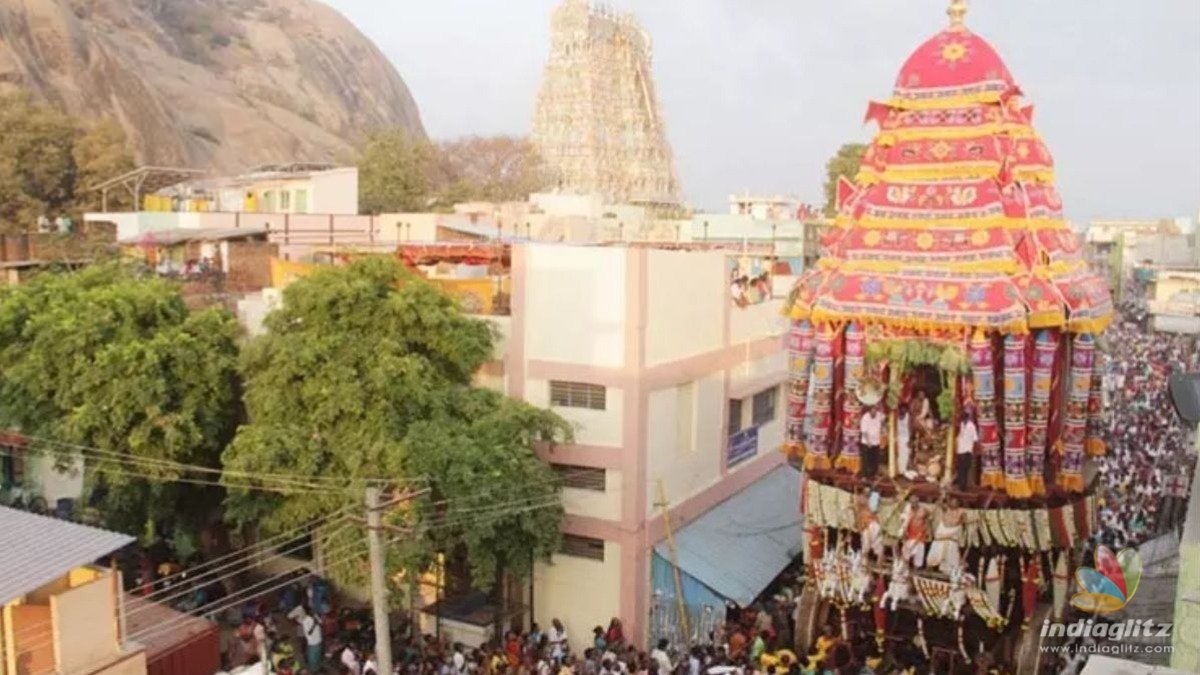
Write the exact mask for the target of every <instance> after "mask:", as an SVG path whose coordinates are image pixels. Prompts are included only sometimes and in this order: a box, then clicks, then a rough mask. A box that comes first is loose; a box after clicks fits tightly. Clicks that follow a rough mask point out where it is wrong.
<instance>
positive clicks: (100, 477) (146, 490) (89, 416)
mask: <svg viewBox="0 0 1200 675" xmlns="http://www.w3.org/2000/svg"><path fill="white" fill-rule="evenodd" d="M237 334H238V327H237V323H236V321H235V320H234V319H233V317H232V316H230V315H229V314H228V313H226V312H223V311H220V310H215V309H212V310H205V311H200V312H190V311H188V309H187V307H186V306H185V305H184V302H183V298H182V296H181V295H180V291H179V287H178V286H177V285H175V284H173V283H170V282H167V281H163V280H159V279H156V278H139V277H138V276H136V274H135V273H134V272H133V271H131V270H130V269H128V268H126V267H123V266H121V265H119V264H115V263H112V264H106V265H100V266H95V267H90V268H87V269H84V270H83V271H80V272H72V273H44V274H40V275H37V276H36V277H34V278H33V279H32V280H30V281H29V282H27V283H23V284H21V285H19V286H9V287H5V288H3V289H0V425H4V426H8V427H16V428H18V429H20V430H21V431H23V432H25V433H26V434H29V435H30V436H33V437H35V438H38V439H45V440H46V441H48V443H46V444H45V445H44V449H46V450H47V451H54V452H56V453H58V454H59V455H60V456H62V455H71V454H73V453H74V450H72V449H71V448H70V447H68V446H65V445H62V444H78V445H79V446H84V447H85V448H89V449H94V451H93V450H85V451H84V453H85V466H86V473H87V477H88V480H89V483H90V484H91V485H92V487H93V488H95V489H97V490H98V492H97V493H96V495H97V497H98V498H100V499H102V502H101V504H100V506H101V511H102V512H103V513H104V515H105V518H106V521H107V523H108V525H109V526H111V527H114V528H116V529H120V530H122V531H125V532H130V533H140V532H142V531H143V530H144V528H145V526H146V525H147V523H148V522H166V523H173V522H181V521H182V523H183V524H184V525H185V526H186V527H188V529H190V530H193V531H195V530H198V529H200V528H202V527H204V526H205V525H207V524H208V522H207V518H208V516H210V515H211V514H212V513H213V509H214V508H215V507H217V506H219V505H220V501H221V499H222V498H223V493H222V491H221V489H220V488H214V487H211V486H209V487H205V486H201V485H194V484H191V483H187V482H178V481H176V480H175V479H178V478H179V477H180V474H179V473H178V472H177V471H175V470H173V469H167V468H164V469H159V468H157V467H159V466H164V465H163V463H162V462H163V461H167V462H177V463H186V464H194V465H200V466H204V467H212V468H213V469H216V468H218V467H219V466H220V464H219V460H220V453H221V449H222V448H223V447H224V446H225V444H226V443H227V442H228V441H229V439H230V438H231V437H232V433H233V430H234V428H235V427H236V423H237V418H238V410H239V408H238V404H237V383H236V366H237V358H236V355H237V345H236V342H235V340H236V337H237ZM147 474H149V475H153V476H154V477H155V480H146V479H144V478H142V477H140V476H145V475H147ZM215 475H216V474H215V473H214V475H213V476H209V479H210V480H213V479H214V477H215Z"/></svg>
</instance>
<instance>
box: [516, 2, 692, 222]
mask: <svg viewBox="0 0 1200 675" xmlns="http://www.w3.org/2000/svg"><path fill="white" fill-rule="evenodd" d="M650 61H651V47H650V38H649V36H648V35H647V34H646V32H645V31H644V30H642V28H641V27H640V26H638V24H637V22H636V21H635V19H634V18H633V17H632V16H630V15H627V14H618V13H616V12H613V11H610V10H607V9H600V8H593V7H591V6H590V5H589V4H588V2H587V0H565V2H563V4H562V5H560V6H559V7H558V8H557V9H555V11H554V15H553V18H552V20H551V46H550V58H549V60H548V62H547V63H546V72H545V75H544V78H543V80H542V87H541V91H540V92H539V93H538V99H537V108H536V110H535V112H534V117H533V142H534V144H535V145H536V146H537V148H538V150H539V151H540V152H541V155H542V157H543V159H544V160H545V161H546V163H547V165H549V167H550V169H551V170H552V171H553V173H554V174H555V180H556V187H557V188H558V189H559V190H561V191H564V192H577V193H595V194H600V195H603V196H604V197H606V198H608V199H610V200H612V201H614V202H620V203H631V204H645V205H650V206H673V205H678V204H679V203H680V191H679V181H678V180H677V179H676V177H675V167H674V162H673V158H672V154H671V147H670V145H668V143H667V137H666V129H665V127H664V124H663V121H662V117H661V115H660V114H659V106H658V96H657V94H656V93H655V89H654V81H653V78H652V77H651V72H650Z"/></svg>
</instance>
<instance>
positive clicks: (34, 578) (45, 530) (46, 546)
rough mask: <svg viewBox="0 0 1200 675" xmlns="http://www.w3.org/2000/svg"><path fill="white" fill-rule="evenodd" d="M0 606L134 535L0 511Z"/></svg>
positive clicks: (117, 545) (104, 552)
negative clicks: (0, 542)
mask: <svg viewBox="0 0 1200 675" xmlns="http://www.w3.org/2000/svg"><path fill="white" fill-rule="evenodd" d="M0 532H3V533H4V537H5V546H3V547H0V605H4V604H6V603H8V602H9V601H11V600H14V599H16V598H19V597H21V596H22V595H25V594H26V593H29V592H30V591H34V590H37V589H38V588H40V587H42V586H44V585H45V584H48V583H50V582H51V581H54V580H55V579H57V578H59V577H61V576H63V575H64V574H67V573H68V572H70V571H71V570H73V569H75V568H76V567H81V566H83V565H90V564H92V563H94V562H95V561H96V560H98V559H100V558H103V557H104V556H106V555H108V554H110V553H112V552H114V551H116V550H118V549H121V548H123V547H124V546H126V545H127V544H130V543H132V542H133V540H134V539H133V537H130V536H126V535H124V534H117V533H116V532H109V531H108V530H101V529H97V528H94V527H87V526H86V525H76V524H75V523H71V522H67V521H65V520H58V519H56V518H48V517H46V516H38V515H34V514H32V513H26V512H25V511H18V510H16V509H10V508H7V507H0Z"/></svg>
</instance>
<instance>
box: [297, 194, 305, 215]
mask: <svg viewBox="0 0 1200 675" xmlns="http://www.w3.org/2000/svg"><path fill="white" fill-rule="evenodd" d="M296 213H308V190H296Z"/></svg>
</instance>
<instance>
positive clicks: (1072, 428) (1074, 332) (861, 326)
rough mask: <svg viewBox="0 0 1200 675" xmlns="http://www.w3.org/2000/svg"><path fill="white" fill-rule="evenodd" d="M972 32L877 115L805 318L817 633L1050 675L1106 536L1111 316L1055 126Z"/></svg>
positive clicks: (949, 37) (950, 31)
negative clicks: (1061, 625)
mask: <svg viewBox="0 0 1200 675" xmlns="http://www.w3.org/2000/svg"><path fill="white" fill-rule="evenodd" d="M965 14H966V6H965V2H963V0H954V2H953V3H952V5H951V8H950V11H949V15H950V26H949V27H948V28H947V29H945V30H943V31H941V32H939V33H938V34H937V35H934V36H933V37H932V38H930V39H929V40H928V41H926V42H925V43H924V44H922V45H921V46H920V47H918V48H917V50H916V51H915V52H914V53H913V54H912V56H910V57H909V59H908V61H907V62H905V64H904V66H903V68H902V69H901V71H900V75H899V77H898V78H897V80H896V86H895V90H894V92H893V94H892V96H891V98H889V99H887V100H886V101H883V102H875V103H871V104H870V105H869V107H868V109H867V115H866V117H867V120H868V121H869V122H873V123H875V124H877V125H878V129H879V130H878V133H877V134H876V136H875V138H874V140H873V142H872V143H871V144H870V146H869V148H868V149H867V151H866V153H865V156H864V157H863V162H862V167H861V170H860V172H859V173H858V175H857V177H856V178H855V180H853V181H848V180H844V181H843V183H842V184H841V185H840V186H839V190H838V215H837V219H836V221H835V223H834V226H833V227H832V228H831V229H830V231H829V232H827V234H826V235H825V237H824V239H823V241H822V258H821V260H820V263H819V264H818V265H817V267H816V268H815V269H812V270H811V271H809V272H807V273H806V274H805V275H804V276H802V277H801V278H800V280H799V281H798V282H797V284H796V286H795V288H794V289H793V291H792V293H791V295H790V297H789V301H788V310H787V311H788V312H789V315H790V318H791V325H790V330H789V333H788V351H789V358H790V361H791V375H790V383H789V388H788V391H789V396H788V418H787V424H788V446H787V447H788V451H789V452H790V453H791V454H792V457H793V460H794V461H795V462H796V463H802V464H803V466H804V468H805V478H804V481H805V483H804V489H803V491H802V495H803V497H802V505H801V508H802V511H803V514H804V517H805V523H806V525H805V527H806V530H805V536H806V539H807V546H806V563H807V565H806V567H807V569H808V574H807V584H806V587H805V590H804V594H803V596H802V611H801V620H800V622H799V624H798V626H797V632H798V633H799V635H800V640H799V642H800V643H801V644H802V645H803V644H812V643H813V642H814V641H815V640H816V638H817V636H818V635H825V636H827V638H828V637H836V636H840V638H841V644H843V645H845V648H846V649H854V647H853V646H852V645H854V644H859V645H861V644H863V643H866V644H868V645H869V644H870V643H871V642H874V643H875V645H876V646H875V647H874V649H877V650H879V651H880V652H887V653H889V654H892V655H897V656H898V658H901V659H905V658H907V659H910V660H915V661H920V662H922V663H923V664H925V666H926V669H925V670H923V671H922V672H935V673H956V672H980V669H982V672H987V670H988V669H989V668H990V669H992V670H997V671H1000V672H1020V673H1034V672H1037V670H1038V668H1039V664H1038V661H1039V651H1040V650H1039V649H1038V641H1039V640H1040V639H1041V638H1040V626H1041V625H1042V622H1043V621H1044V620H1046V619H1051V620H1053V618H1054V617H1059V616H1060V615H1061V613H1062V611H1063V610H1064V608H1065V605H1066V604H1067V602H1068V599H1069V597H1070V585H1071V584H1070V583H1069V577H1068V575H1069V574H1073V572H1074V570H1075V568H1076V567H1078V566H1079V565H1081V564H1084V563H1083V561H1082V560H1081V559H1080V557H1081V553H1082V546H1081V544H1082V543H1083V542H1086V541H1087V539H1088V538H1089V537H1090V536H1091V535H1092V534H1093V532H1094V530H1095V529H1096V518H1095V511H1096V496H1095V492H1094V490H1093V486H1094V484H1093V482H1092V474H1093V473H1094V472H1093V471H1092V469H1091V466H1090V465H1091V458H1092V457H1095V456H1097V455H1100V454H1103V453H1104V451H1105V448H1104V445H1103V443H1102V442H1101V441H1100V438H1099V436H1100V434H1099V424H1100V415H1101V410H1102V406H1101V390H1100V383H1101V382H1100V381H1101V377H1100V373H1101V367H1102V364H1101V360H1102V358H1103V357H1102V345H1101V344H1100V334H1101V333H1102V332H1103V331H1104V329H1105V327H1106V326H1107V325H1108V323H1109V321H1110V320H1111V317H1112V312H1113V307H1112V300H1111V296H1110V294H1109V290H1108V288H1107V286H1106V284H1105V282H1103V281H1102V280H1101V279H1100V278H1099V277H1098V276H1096V275H1095V274H1093V273H1092V272H1091V271H1090V270H1089V269H1088V266H1087V264H1086V262H1085V260H1084V258H1083V255H1082V250H1081V243H1080V240H1079V238H1078V237H1077V236H1076V235H1075V234H1074V233H1073V232H1072V231H1071V229H1070V227H1069V225H1068V223H1067V222H1066V221H1065V220H1064V219H1063V215H1062V204H1061V202H1060V199H1059V195H1058V191H1057V190H1056V188H1055V178H1054V162H1053V159H1052V158H1051V155H1050V152H1049V151H1048V150H1047V148H1046V146H1045V144H1044V143H1043V142H1042V139H1041V138H1040V137H1039V135H1038V134H1037V132H1036V131H1035V130H1034V127H1033V120H1034V109H1033V106H1031V105H1029V104H1027V103H1026V102H1025V101H1024V100H1023V94H1022V92H1021V89H1020V88H1019V87H1018V85H1017V83H1016V81H1015V80H1014V79H1013V77H1012V75H1011V74H1010V73H1009V70H1008V68H1007V67H1006V66H1005V64H1004V62H1003V61H1002V60H1001V59H1000V56H999V55H998V54H997V53H996V51H995V50H994V49H993V48H992V46H991V45H990V44H988V43H987V42H986V41H984V40H983V39H982V38H981V37H979V36H977V35H975V34H974V33H972V32H971V31H970V30H968V29H967V28H966V26H965V24H964V18H965ZM1031 625H1033V626H1036V627H1037V628H1035V629H1034V630H1026V629H1028V628H1029V627H1030V626H1031ZM805 636H807V638H808V640H807V641H805ZM906 655H907V656H906ZM862 656H863V655H861V654H856V658H861V657H862ZM837 658H839V657H837V656H834V658H833V662H834V663H837ZM980 664H984V665H982V666H981V665H980ZM1042 671H1043V672H1046V669H1044V668H1043V669H1042Z"/></svg>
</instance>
